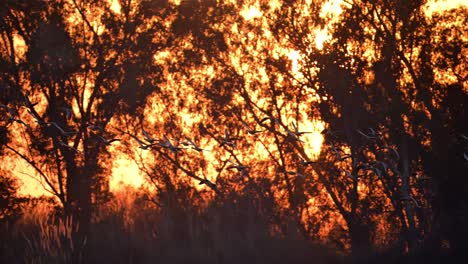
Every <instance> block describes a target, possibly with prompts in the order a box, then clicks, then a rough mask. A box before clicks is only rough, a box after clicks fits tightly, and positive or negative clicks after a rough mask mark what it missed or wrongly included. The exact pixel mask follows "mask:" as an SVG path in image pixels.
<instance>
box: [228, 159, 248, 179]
mask: <svg viewBox="0 0 468 264" xmlns="http://www.w3.org/2000/svg"><path fill="white" fill-rule="evenodd" d="M229 163H231V164H232V165H230V166H228V167H227V168H226V169H228V170H232V169H236V170H237V171H239V172H240V173H241V176H242V177H244V176H247V174H248V173H249V169H250V166H245V165H242V164H237V163H234V162H231V161H229Z"/></svg>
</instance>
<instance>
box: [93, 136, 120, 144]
mask: <svg viewBox="0 0 468 264" xmlns="http://www.w3.org/2000/svg"><path fill="white" fill-rule="evenodd" d="M98 138H99V139H100V140H101V141H102V142H103V143H104V144H106V145H107V146H109V145H110V144H112V143H113V142H116V141H120V139H118V138H112V139H106V138H104V137H103V136H98Z"/></svg>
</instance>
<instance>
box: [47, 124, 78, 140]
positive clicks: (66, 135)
mask: <svg viewBox="0 0 468 264" xmlns="http://www.w3.org/2000/svg"><path fill="white" fill-rule="evenodd" d="M48 124H49V125H52V126H54V127H55V128H57V130H58V131H59V132H60V134H61V135H62V136H64V137H69V136H72V135H75V134H76V133H77V132H76V131H65V130H63V128H61V127H60V126H59V125H58V124H57V123H55V122H50V123H48Z"/></svg>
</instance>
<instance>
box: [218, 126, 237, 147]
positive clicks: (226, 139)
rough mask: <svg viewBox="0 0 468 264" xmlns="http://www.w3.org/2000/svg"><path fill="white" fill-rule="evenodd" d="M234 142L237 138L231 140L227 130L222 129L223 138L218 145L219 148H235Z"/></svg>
mask: <svg viewBox="0 0 468 264" xmlns="http://www.w3.org/2000/svg"><path fill="white" fill-rule="evenodd" d="M235 140H238V138H233V137H231V136H230V135H229V131H228V129H227V128H225V129H224V138H223V140H222V142H221V144H220V146H221V147H222V146H224V145H226V146H230V147H233V148H235V147H236V142H234V141H235Z"/></svg>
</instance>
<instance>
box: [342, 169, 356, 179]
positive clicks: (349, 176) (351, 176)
mask: <svg viewBox="0 0 468 264" xmlns="http://www.w3.org/2000/svg"><path fill="white" fill-rule="evenodd" d="M343 171H344V173H345V175H346V176H347V177H348V178H350V179H351V180H353V181H355V180H356V179H357V178H356V176H354V175H352V174H351V173H350V172H349V171H347V170H343Z"/></svg>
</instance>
